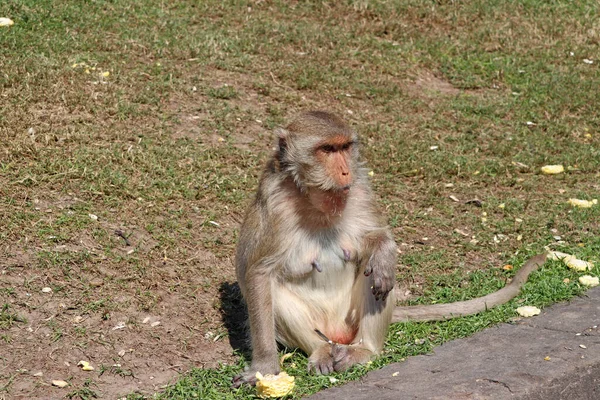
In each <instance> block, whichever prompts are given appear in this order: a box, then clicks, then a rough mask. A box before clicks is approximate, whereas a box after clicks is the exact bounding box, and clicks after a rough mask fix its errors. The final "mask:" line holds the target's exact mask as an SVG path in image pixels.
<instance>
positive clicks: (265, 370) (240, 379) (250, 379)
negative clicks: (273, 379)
mask: <svg viewBox="0 0 600 400" xmlns="http://www.w3.org/2000/svg"><path fill="white" fill-rule="evenodd" d="M257 372H260V373H261V374H262V375H267V374H272V375H277V374H278V373H279V366H278V365H277V363H276V364H275V367H273V366H272V365H270V364H268V363H267V364H259V365H255V364H254V363H252V365H251V366H250V367H246V370H245V371H244V372H242V373H241V374H239V375H236V376H234V377H233V380H232V382H231V387H233V388H238V387H240V386H242V385H244V384H248V385H251V386H255V385H256V381H257V378H256V373H257Z"/></svg>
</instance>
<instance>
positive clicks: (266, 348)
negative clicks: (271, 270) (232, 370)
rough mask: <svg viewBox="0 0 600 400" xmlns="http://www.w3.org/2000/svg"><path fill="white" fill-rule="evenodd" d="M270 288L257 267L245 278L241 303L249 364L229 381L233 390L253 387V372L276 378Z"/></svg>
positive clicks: (268, 277) (277, 363)
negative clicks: (248, 340)
mask: <svg viewBox="0 0 600 400" xmlns="http://www.w3.org/2000/svg"><path fill="white" fill-rule="evenodd" d="M273 285H274V283H273V282H272V278H271V277H270V276H269V274H268V273H267V272H265V273H262V272H261V271H260V270H259V267H257V268H254V270H253V273H250V274H246V293H245V300H246V304H247V306H248V316H249V319H250V335H251V339H252V364H251V365H250V368H248V369H247V370H246V371H244V372H243V373H241V374H240V375H238V376H236V377H234V378H233V386H234V387H239V386H240V385H242V384H244V383H249V384H251V385H254V384H256V372H258V371H260V373H261V374H263V375H266V374H278V373H279V359H278V357H277V343H276V342H275V322H274V318H273V293H272V290H273Z"/></svg>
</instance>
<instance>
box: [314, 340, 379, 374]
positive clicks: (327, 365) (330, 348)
mask: <svg viewBox="0 0 600 400" xmlns="http://www.w3.org/2000/svg"><path fill="white" fill-rule="evenodd" d="M374 355H375V354H374V353H373V352H372V351H371V350H369V349H365V348H364V347H358V346H353V345H345V344H337V343H334V344H324V345H323V346H321V347H319V348H318V349H317V350H315V351H314V352H313V353H312V354H311V355H310V357H309V358H308V369H309V371H312V372H314V373H316V374H317V375H327V374H330V373H332V372H334V371H335V372H342V371H345V370H347V369H348V368H350V367H352V366H353V365H355V364H366V363H367V362H369V361H370V360H371V359H372V358H373V356H374Z"/></svg>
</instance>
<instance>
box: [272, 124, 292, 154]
mask: <svg viewBox="0 0 600 400" xmlns="http://www.w3.org/2000/svg"><path fill="white" fill-rule="evenodd" d="M275 134H276V135H277V152H278V153H279V154H280V155H282V154H284V153H285V152H286V150H287V138H288V136H289V134H290V133H289V132H288V131H286V130H285V129H283V128H277V129H275Z"/></svg>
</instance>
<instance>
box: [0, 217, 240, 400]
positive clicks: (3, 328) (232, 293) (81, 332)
mask: <svg viewBox="0 0 600 400" xmlns="http://www.w3.org/2000/svg"><path fill="white" fill-rule="evenodd" d="M111 228H112V227H111ZM138 237H143V235H139V236H136V238H135V239H133V238H132V239H133V240H136V241H137V240H138ZM83 239H84V240H85V237H84V238H83ZM136 243H137V242H136ZM86 247H87V246H86ZM92 247H93V244H92ZM82 250H83V245H81V246H78V245H76V244H72V245H67V246H65V247H64V248H62V249H61V251H63V252H72V251H82ZM147 251H149V252H152V250H151V249H150V250H147ZM34 259H35V257H33V256H32V255H31V252H22V251H6V252H5V253H4V254H2V256H1V257H0V268H1V269H0V273H1V274H2V275H1V276H2V279H1V281H2V283H1V284H0V304H4V305H5V306H4V309H3V311H2V314H1V318H0V340H2V341H4V342H5V343H2V346H1V347H0V348H1V351H0V354H1V358H0V387H5V388H6V390H7V393H9V395H10V398H11V399H31V398H44V399H61V398H64V397H65V396H66V395H71V394H73V393H77V391H78V390H81V389H82V388H85V387H86V381H90V382H91V384H89V389H90V390H92V391H93V392H94V393H96V394H97V395H98V396H99V397H100V398H107V399H116V398H119V397H121V396H125V395H127V394H129V393H132V392H140V393H145V394H151V393H153V392H156V391H159V390H160V389H161V388H162V387H163V386H164V385H166V384H168V383H171V382H173V381H175V380H176V379H177V377H178V375H179V374H180V373H182V372H185V371H188V370H189V369H191V368H193V367H202V368H204V367H215V366H216V365H217V363H219V362H225V363H227V362H231V361H233V360H234V358H233V352H232V347H231V345H230V344H229V340H228V332H227V330H226V329H225V328H224V327H223V324H224V323H225V324H226V325H227V326H228V328H230V329H231V330H232V332H234V334H233V337H234V338H235V340H237V342H238V343H242V342H243V339H242V338H243V327H240V326H239V324H240V320H239V319H237V318H239V315H238V316H235V315H234V317H233V319H232V318H229V317H228V315H229V314H232V312H228V311H226V309H228V310H229V311H231V309H235V310H237V311H236V312H238V313H239V310H240V309H242V310H243V307H242V306H241V303H240V301H241V300H240V296H239V291H237V292H236V289H235V286H231V285H228V286H227V287H222V288H218V287H213V286H210V285H206V284H205V281H203V279H202V277H201V276H198V273H197V271H194V269H193V268H188V266H184V268H182V269H177V268H176V267H175V266H173V265H169V263H168V262H159V263H158V264H157V265H156V266H155V268H154V269H155V270H158V272H153V273H151V274H150V276H147V277H144V276H142V277H133V278H132V279H124V278H123V275H122V273H120V272H119V271H116V270H114V268H113V267H112V266H111V265H110V264H108V263H103V262H100V263H99V264H96V265H93V266H89V265H88V266H83V265H82V266H81V268H80V269H78V271H77V272H75V271H71V272H70V273H73V274H75V273H76V274H77V275H78V277H77V279H73V278H71V279H69V278H67V277H66V276H64V275H63V274H64V273H66V272H65V271H64V270H63V271H62V272H61V271H59V270H57V271H54V270H40V269H39V268H36V267H35V264H34V263H33V262H32V260H34ZM193 263H195V264H196V265H200V264H210V265H211V266H212V267H213V268H215V269H216V270H218V271H223V272H222V273H220V274H219V275H220V276H219V281H221V282H225V281H226V280H227V278H229V277H231V276H233V273H232V271H231V268H232V267H231V261H230V260H222V259H217V258H216V257H215V256H213V255H212V254H211V253H210V252H207V251H204V250H199V251H198V252H196V254H195V258H194V260H193ZM169 270H170V271H169ZM173 271H175V272H174V273H173ZM158 275H160V279H159V276H158ZM236 299H237V300H236ZM221 301H226V302H227V304H226V305H225V307H221ZM236 301H237V304H235V302H236ZM228 318H229V319H228ZM242 318H243V316H242ZM236 330H237V334H236V333H235V332H236ZM236 335H237V336H236ZM82 360H83V361H88V362H89V363H90V364H91V365H92V366H93V367H94V370H93V371H83V370H82V369H81V367H79V366H78V363H79V362H80V361H82ZM53 380H64V381H66V382H68V384H69V385H68V386H67V387H66V388H58V387H54V386H52V381H53ZM0 397H1V396H0Z"/></svg>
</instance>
